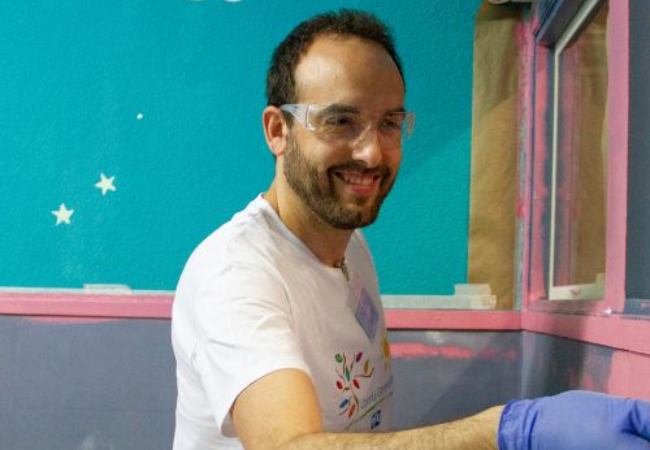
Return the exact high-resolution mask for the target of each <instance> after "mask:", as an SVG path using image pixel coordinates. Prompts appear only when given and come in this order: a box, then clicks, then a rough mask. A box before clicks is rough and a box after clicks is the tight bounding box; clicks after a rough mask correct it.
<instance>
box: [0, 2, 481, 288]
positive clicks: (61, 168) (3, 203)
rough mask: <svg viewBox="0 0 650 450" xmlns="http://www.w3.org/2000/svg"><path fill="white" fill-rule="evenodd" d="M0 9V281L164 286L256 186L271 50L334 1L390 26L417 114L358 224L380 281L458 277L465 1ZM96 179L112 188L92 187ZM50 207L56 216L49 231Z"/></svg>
mask: <svg viewBox="0 0 650 450" xmlns="http://www.w3.org/2000/svg"><path fill="white" fill-rule="evenodd" d="M2 3H3V4H2V8H0V11H1V12H0V64H1V66H0V171H1V173H2V183H0V230H1V233H2V235H1V239H0V286H24V287H51V288H58V287H68V288H79V287H82V285H83V284H85V283H120V284H126V285H129V286H130V287H132V288H134V289H156V290H157V289H165V290H167V289H174V287H175V285H176V281H177V279H178V276H179V274H180V271H181V270H182V267H183V264H184V262H185V260H186V259H187V257H188V256H189V254H190V252H191V251H192V250H193V248H194V247H195V246H196V245H197V244H198V243H199V242H200V241H201V240H202V239H203V238H204V237H205V236H206V235H208V234H209V233H210V232H211V231H212V230H213V229H215V228H216V227H217V226H218V225H220V224H221V223H223V222H224V221H226V220H228V219H229V218H230V217H231V216H232V214H233V213H235V212H236V211H238V210H239V209H241V208H242V207H243V206H245V204H247V203H248V201H249V200H251V199H252V198H253V197H254V196H255V195H256V194H258V193H259V192H261V191H263V190H265V189H266V187H267V186H268V185H269V183H270V181H271V178H272V175H273V170H272V169H273V161H272V157H271V156H270V153H269V152H268V151H267V149H266V146H265V143H264V140H263V135H262V131H261V126H260V124H261V120H260V115H261V112H262V110H263V108H264V105H265V102H264V79H265V72H266V67H267V64H268V61H269V57H270V54H271V52H272V49H273V48H274V46H275V45H276V44H277V43H278V42H279V41H280V40H281V39H282V38H283V37H284V36H285V35H286V33H287V32H288V31H289V30H290V28H292V27H293V26H294V25H295V24H297V23H298V22H299V21H300V20H302V19H304V18H306V17H308V16H310V15H312V14H314V13H317V12H321V11H323V10H327V9H335V8H339V7H344V6H345V7H353V8H361V9H367V10H371V11H373V12H375V13H377V14H378V15H379V16H380V17H382V18H383V19H384V20H385V21H386V22H387V23H388V24H389V25H390V26H391V27H392V28H393V29H394V31H395V34H396V36H397V43H398V48H399V50H400V52H401V54H402V58H403V60H404V67H405V71H406V76H407V84H408V92H407V103H408V106H409V108H410V109H413V110H415V111H416V112H417V124H416V132H415V134H414V136H413V138H412V139H411V140H410V141H409V142H408V143H407V146H406V148H405V150H404V153H405V155H404V158H405V160H404V163H403V166H402V170H401V172H400V176H399V180H398V182H397V184H396V187H395V189H394V191H393V193H392V194H391V196H390V197H389V199H388V200H387V202H386V203H385V206H384V208H383V210H382V214H381V216H380V219H379V221H378V222H377V223H376V224H375V225H373V226H372V227H370V228H368V230H367V235H368V238H369V240H370V243H371V245H372V248H373V250H374V254H375V259H376V263H377V266H378V270H379V274H380V281H381V285H382V292H383V293H385V294H444V293H450V292H451V290H452V285H453V284H454V283H458V282H464V281H465V280H466V271H467V226H468V196H469V161H470V159H469V155H470V151H469V150H470V128H471V87H472V35H473V22H474V16H475V14H476V11H477V10H478V6H479V4H480V0H471V1H470V0H463V1H441V0H435V1H434V0H408V1H407V0H405V1H394V0H356V1H345V2H344V1H338V0H328V1H305V0H242V1H240V2H226V1H224V0H207V1H204V2H192V1H188V0H113V1H110V2H87V1H80V0H57V1H53V0H51V1H45V0H41V1H30V2H22V1H17V2H12V1H9V0H4V1H3V2H2ZM139 114H141V115H142V116H141V118H140V119H139V118H138V115H139ZM100 173H104V174H106V175H107V176H109V177H110V176H115V181H114V185H115V187H116V188H117V190H116V191H115V192H110V191H109V192H107V193H106V195H104V196H103V195H102V194H101V191H100V190H99V189H98V188H96V187H95V186H94V185H95V183H97V182H98V181H99V179H100ZM61 203H65V205H66V206H67V208H69V209H74V211H75V212H74V213H73V215H72V217H71V222H70V224H69V225H68V224H60V225H58V226H57V225H55V223H56V217H55V216H54V215H53V214H52V211H54V210H57V209H58V208H59V205H60V204H61Z"/></svg>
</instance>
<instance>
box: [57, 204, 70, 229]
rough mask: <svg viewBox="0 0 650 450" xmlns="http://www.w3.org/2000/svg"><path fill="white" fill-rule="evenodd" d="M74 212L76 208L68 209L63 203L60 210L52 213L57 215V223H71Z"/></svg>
mask: <svg viewBox="0 0 650 450" xmlns="http://www.w3.org/2000/svg"><path fill="white" fill-rule="evenodd" d="M72 213H74V209H67V208H66V207H65V205H64V204H63V203H61V206H59V210H58V211H52V214H54V215H55V216H56V224H57V225H59V224H61V223H67V224H68V225H69V224H70V217H71V216H72Z"/></svg>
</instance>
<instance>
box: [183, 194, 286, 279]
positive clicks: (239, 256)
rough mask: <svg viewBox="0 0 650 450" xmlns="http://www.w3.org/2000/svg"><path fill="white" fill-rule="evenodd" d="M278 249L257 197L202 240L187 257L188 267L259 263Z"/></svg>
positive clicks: (268, 218)
mask: <svg viewBox="0 0 650 450" xmlns="http://www.w3.org/2000/svg"><path fill="white" fill-rule="evenodd" d="M280 245H281V244H280V243H279V242H278V236H277V233H276V231H275V230H274V224H273V222H272V220H271V218H270V217H269V211H268V208H267V207H266V205H265V200H264V199H262V198H261V197H257V198H256V199H255V200H253V201H252V202H251V203H250V204H249V205H248V206H247V207H246V208H245V209H243V210H242V211H240V212H238V213H237V214H235V215H234V216H233V217H232V218H231V219H230V220H229V221H228V222H226V223H224V224H223V225H221V226H220V227H219V228H217V229H216V230H215V231H213V232H212V233H211V234H210V235H209V236H208V237H207V238H205V239H204V240H203V241H202V242H201V243H200V244H199V245H198V246H197V248H196V249H195V250H194V252H193V253H192V255H191V256H190V259H189V261H188V266H190V265H195V264H199V265H201V266H203V267H210V266H214V265H223V264H227V265H233V264H237V263H242V264H247V263H260V262H263V261H264V260H265V259H267V258H268V256H269V254H273V253H274V250H275V249H277V248H278V247H279V246H280Z"/></svg>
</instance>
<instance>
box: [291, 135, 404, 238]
mask: <svg viewBox="0 0 650 450" xmlns="http://www.w3.org/2000/svg"><path fill="white" fill-rule="evenodd" d="M342 170H343V171H355V172H359V173H361V174H373V175H378V176H379V178H380V182H379V190H378V193H377V195H376V197H375V198H374V199H373V198H369V199H363V198H358V199H356V200H355V204H356V206H357V207H347V206H345V205H344V204H343V202H342V200H341V197H340V195H339V192H338V191H337V190H336V187H335V181H334V177H335V176H336V175H335V173H336V172H337V171H342ZM284 176H285V178H286V180H287V183H288V184H289V187H290V188H291V189H292V190H293V192H294V193H295V194H296V195H297V196H298V197H299V198H300V199H301V200H302V202H303V203H304V204H305V205H306V206H307V207H308V208H309V209H310V210H311V211H312V212H313V213H314V214H315V215H316V216H317V217H318V218H319V219H320V220H321V221H323V222H325V223H327V224H328V225H330V226H332V227H334V228H337V229H342V230H352V229H356V228H361V227H365V226H367V225H370V224H371V223H373V222H374V221H375V220H376V219H377V216H378V215H379V209H380V208H381V204H382V203H383V201H384V200H385V199H386V196H387V195H388V193H389V192H390V190H391V188H392V187H393V184H394V183H395V177H393V176H392V173H391V171H390V170H389V169H388V168H387V167H385V166H381V167H378V168H374V169H368V168H367V167H366V166H365V164H363V163H360V162H357V161H352V160H350V161H347V162H344V163H341V164H337V165H335V166H332V167H330V168H329V169H328V170H327V172H326V173H325V178H324V179H323V177H322V175H321V174H320V173H319V171H318V168H317V167H316V166H315V165H314V164H312V163H311V162H310V161H309V160H308V159H307V158H306V157H305V154H304V153H303V152H302V150H301V149H300V147H299V146H298V143H297V142H296V141H295V140H294V139H292V138H290V139H289V140H288V143H287V150H286V152H285V156H284ZM369 202H372V203H371V204H369V205H366V203H369Z"/></svg>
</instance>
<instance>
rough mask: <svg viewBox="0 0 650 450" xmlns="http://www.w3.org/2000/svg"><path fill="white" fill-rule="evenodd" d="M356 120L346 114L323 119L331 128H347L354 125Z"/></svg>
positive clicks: (324, 123)
mask: <svg viewBox="0 0 650 450" xmlns="http://www.w3.org/2000/svg"><path fill="white" fill-rule="evenodd" d="M354 123H355V120H354V118H353V117H350V116H345V115H335V116H328V117H326V118H325V119H324V120H323V125H324V126H326V127H331V128H345V127H350V126H353V125H354Z"/></svg>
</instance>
